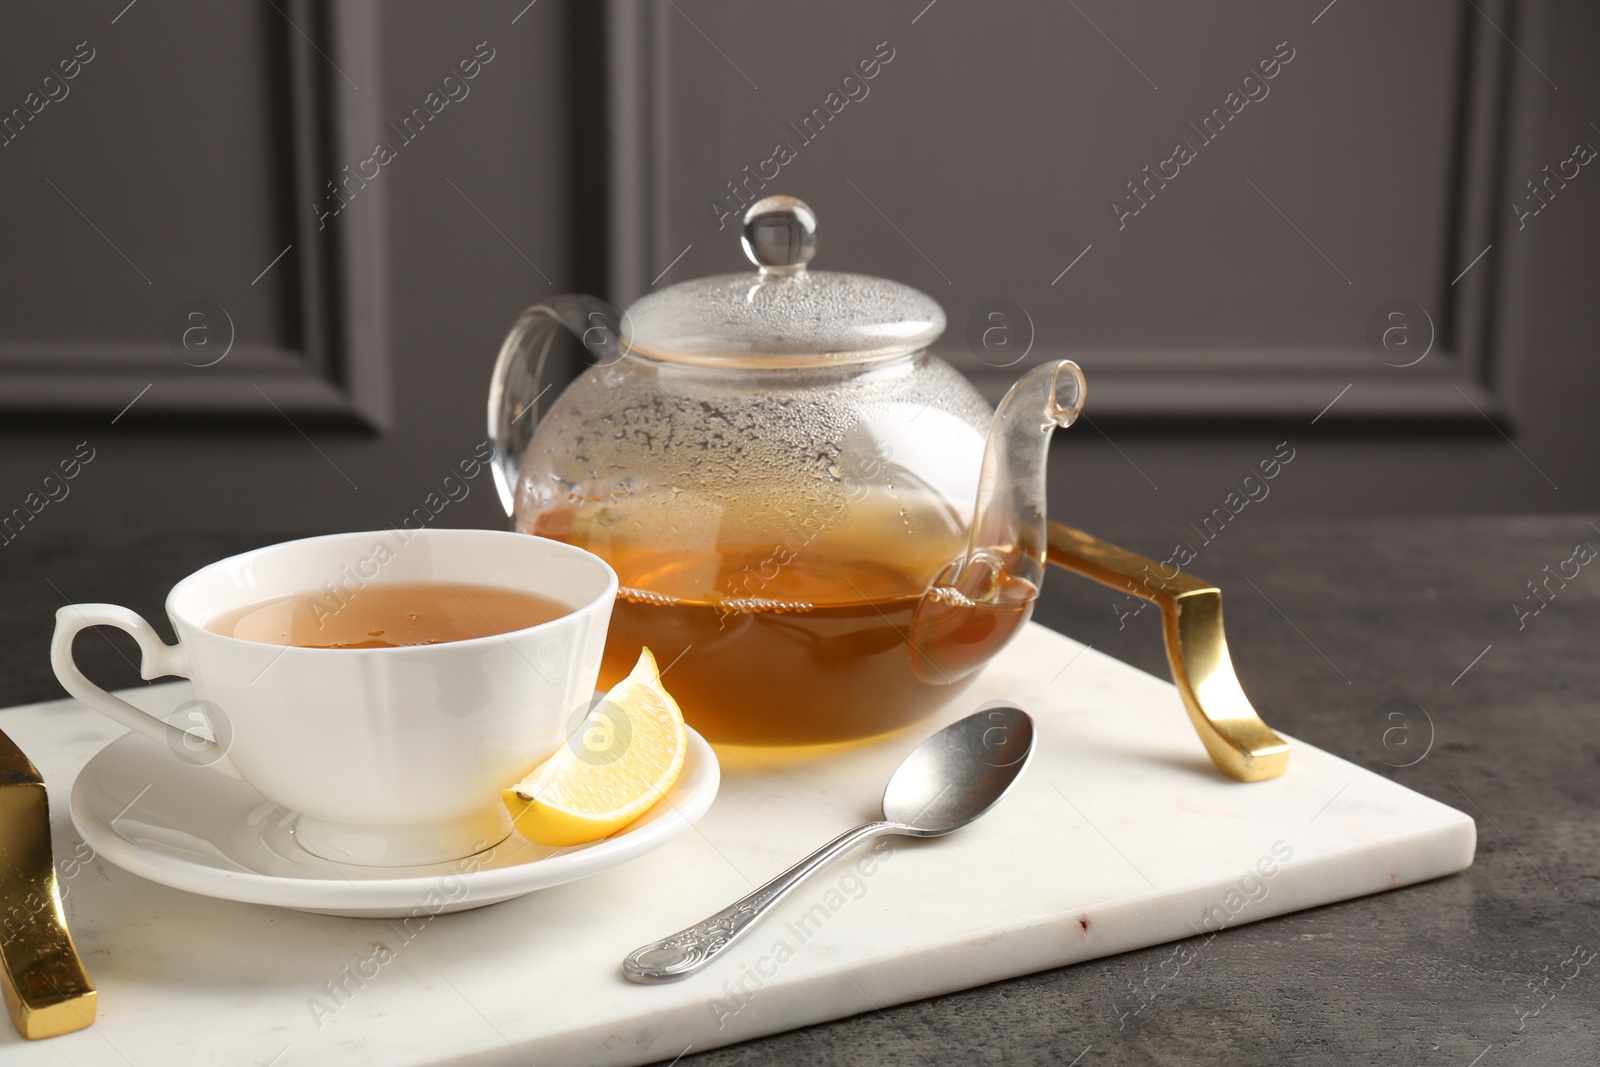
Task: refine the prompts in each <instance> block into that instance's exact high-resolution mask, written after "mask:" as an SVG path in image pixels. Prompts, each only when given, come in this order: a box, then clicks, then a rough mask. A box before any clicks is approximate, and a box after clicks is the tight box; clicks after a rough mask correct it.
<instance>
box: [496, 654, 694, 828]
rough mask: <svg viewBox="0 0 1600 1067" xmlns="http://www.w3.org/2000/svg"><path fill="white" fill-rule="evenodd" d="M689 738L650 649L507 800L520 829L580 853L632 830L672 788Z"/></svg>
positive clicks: (510, 793)
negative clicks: (588, 844) (579, 847)
mask: <svg viewBox="0 0 1600 1067" xmlns="http://www.w3.org/2000/svg"><path fill="white" fill-rule="evenodd" d="M688 748H689V733H688V730H687V729H686V728H685V727H684V725H683V712H681V711H679V710H678V703H677V701H675V700H673V699H672V697H671V696H670V695H669V694H668V693H667V691H666V690H665V689H663V688H662V687H661V672H660V671H659V670H657V668H656V658H655V656H653V655H651V653H650V650H649V649H648V648H645V649H641V650H640V652H639V662H638V663H636V664H635V665H634V668H633V672H632V673H631V674H629V675H628V677H626V678H624V679H623V680H622V681H621V682H620V683H618V684H617V685H616V686H615V687H614V688H613V689H612V690H611V691H610V692H609V693H607V694H606V695H605V698H604V699H603V700H602V701H600V703H599V704H597V705H595V707H594V709H593V710H592V711H590V712H589V715H588V717H587V718H585V719H584V721H583V725H582V726H581V727H580V728H579V730H578V732H577V733H575V734H574V735H573V736H572V737H571V738H569V739H568V740H567V743H566V744H564V745H562V746H561V747H560V748H558V749H556V752H555V755H553V756H551V757H550V758H549V759H547V760H545V761H544V762H543V763H541V764H539V766H537V767H535V768H534V769H533V770H532V771H531V772H530V773H529V774H528V776H527V777H526V778H524V779H523V780H522V781H520V782H518V783H517V784H516V785H514V786H512V787H511V788H510V789H507V790H506V791H505V793H504V800H505V803H506V807H507V808H508V809H509V810H510V812H511V818H512V819H513V820H514V821H515V823H516V826H517V829H518V830H519V831H521V833H522V836H524V837H526V838H527V839H528V840H529V841H534V842H537V843H538V844H541V845H581V844H583V843H584V842H586V841H597V840H599V839H600V838H602V837H605V836H607V835H609V834H613V833H615V832H616V831H618V830H620V829H622V828H623V827H624V826H627V825H628V824H629V823H631V822H633V821H634V820H635V819H637V818H638V817H639V816H641V815H643V814H644V813H645V812H646V811H648V810H649V809H650V807H651V806H652V805H654V804H655V803H656V801H658V800H660V799H661V798H662V796H663V795H665V794H666V791H667V790H668V789H671V788H672V783H673V782H675V781H677V780H678V774H679V772H681V771H682V770H683V759H684V755H685V754H686V753H687V752H688Z"/></svg>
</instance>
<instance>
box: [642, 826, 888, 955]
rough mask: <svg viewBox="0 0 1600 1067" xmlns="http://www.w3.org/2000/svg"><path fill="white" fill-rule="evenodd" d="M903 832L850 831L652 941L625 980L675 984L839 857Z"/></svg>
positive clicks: (872, 828) (870, 828)
mask: <svg viewBox="0 0 1600 1067" xmlns="http://www.w3.org/2000/svg"><path fill="white" fill-rule="evenodd" d="M906 832H907V827H904V826H901V825H900V824H899V823H893V822H869V823H865V824H863V825H861V826H858V827H856V828H855V829H854V830H846V831H845V832H844V833H842V834H840V835H839V836H838V837H836V838H834V839H833V840H832V841H829V842H828V843H827V844H826V845H823V846H822V847H821V848H819V849H817V850H816V851H815V852H813V853H812V854H811V855H809V856H807V857H806V858H805V859H803V860H801V861H800V862H799V863H796V864H795V865H794V866H793V867H790V868H789V869H788V870H786V871H784V872H783V873H782V874H780V875H778V876H777V877H776V878H774V879H772V881H770V882H768V883H766V884H765V885H763V886H761V887H759V888H758V889H756V890H754V891H753V892H751V893H750V895H748V896H746V897H743V898H741V899H740V900H738V901H736V902H734V903H733V904H731V905H729V906H728V907H726V908H723V909H722V910H721V911H719V912H717V913H716V914H715V915H712V916H710V917H709V918H706V919H703V920H701V921H700V922H697V923H695V924H694V925H693V926H690V927H688V928H686V929H683V930H679V931H678V932H677V933H675V934H672V935H671V936H669V937H664V938H662V939H661V940H660V941H652V942H650V944H648V945H645V946H643V947H641V948H636V949H634V950H633V951H632V952H630V953H628V958H627V959H625V960H623V961H622V973H623V975H624V976H626V977H627V979H628V980H629V981H631V982H640V983H644V984H647V985H648V984H654V983H657V982H675V981H677V980H678V979H679V978H684V977H686V976H688V975H691V974H693V973H694V972H695V971H698V970H699V969H700V968H702V967H704V966H705V965H706V964H708V963H710V962H711V961H712V960H713V959H715V958H716V957H717V956H718V955H720V954H721V953H722V951H723V949H726V948H727V947H728V946H729V945H732V944H733V943H734V942H735V941H737V940H739V939H740V938H741V937H743V936H744V935H745V933H746V932H747V931H749V930H750V928H751V927H753V926H754V925H755V924H756V922H757V921H758V920H759V919H760V918H761V917H762V916H763V915H765V914H766V913H767V912H769V911H771V910H772V907H773V905H774V904H776V903H777V902H778V901H780V900H782V899H783V898H784V897H785V896H787V895H788V893H789V891H790V890H792V889H793V888H795V886H797V885H799V884H800V883H801V882H803V881H805V880H806V879H807V878H809V877H811V875H813V874H815V873H816V872H817V871H818V870H820V869H821V868H822V867H823V866H825V865H826V864H827V863H828V861H829V860H831V859H833V858H834V857H835V856H837V855H839V853H841V852H844V851H846V850H848V849H851V848H854V847H855V846H856V845H858V844H860V843H861V842H863V841H865V840H867V839H868V838H871V837H879V836H881V835H883V834H898V833H906Z"/></svg>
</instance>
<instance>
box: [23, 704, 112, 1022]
mask: <svg viewBox="0 0 1600 1067" xmlns="http://www.w3.org/2000/svg"><path fill="white" fill-rule="evenodd" d="M0 994H4V999H5V1002H6V1011H7V1013H9V1014H10V1016H11V1022H12V1024H13V1025H14V1026H16V1028H17V1033H19V1034H21V1035H22V1036H23V1037H26V1038H34V1039H37V1038H41V1037H56V1036H58V1035H60V1034H69V1033H71V1032H72V1031H74V1030H82V1029H83V1028H84V1027H86V1026H90V1025H92V1024H93V1023H94V1012H95V990H94V983H93V982H91V981H89V975H88V972H86V971H85V970H84V969H83V961H82V960H80V959H79V958H78V949H77V947H76V946H75V945H74V944H73V943H72V934H71V933H69V932H68V931H67V916H66V912H65V911H64V910H63V909H62V906H61V891H60V887H59V886H58V885H57V883H56V869H55V864H54V863H53V862H52V861H51V858H50V804H49V801H48V799H47V798H46V796H45V791H44V779H43V778H41V777H40V776H39V772H38V770H36V769H35V768H34V766H33V764H32V763H31V762H30V761H29V760H28V757H27V756H24V755H23V754H22V750H21V749H19V748H18V747H17V746H16V744H15V743H14V742H13V741H12V740H11V738H9V737H7V736H6V735H5V734H4V733H3V732H0Z"/></svg>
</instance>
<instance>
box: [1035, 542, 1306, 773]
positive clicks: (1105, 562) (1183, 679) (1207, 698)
mask: <svg viewBox="0 0 1600 1067" xmlns="http://www.w3.org/2000/svg"><path fill="white" fill-rule="evenodd" d="M1048 530H1049V534H1048V543H1049V548H1048V551H1047V553H1046V558H1047V559H1048V560H1049V561H1050V562H1051V563H1054V564H1055V565H1056V566H1058V567H1061V568H1063V569H1064V570H1069V571H1072V572H1073V573H1074V574H1081V575H1083V576H1084V577H1085V578H1092V579H1094V580H1095V581H1097V582H1099V583H1100V584H1101V585H1105V586H1109V587H1111V588H1112V589H1115V590H1117V591H1118V592H1122V593H1130V594H1132V595H1133V596H1136V597H1139V598H1140V599H1143V600H1148V601H1150V602H1151V603H1152V604H1155V605H1156V606H1157V607H1159V608H1160V609H1161V621H1162V630H1163V632H1164V633H1165V634H1166V639H1167V662H1168V663H1169V664H1170V665H1171V667H1172V680H1173V682H1174V683H1175V684H1176V685H1177V687H1178V692H1179V694H1181V695H1182V697H1183V704H1184V707H1186V708H1187V709H1188V710H1189V721H1190V722H1192V723H1193V724H1194V728H1195V732H1196V733H1198V734H1199V735H1200V740H1201V742H1202V743H1203V744H1204V745H1205V746H1206V752H1207V753H1209V754H1210V756H1211V762H1213V763H1215V764H1216V765H1217V769H1218V770H1220V771H1222V772H1223V773H1224V774H1227V775H1229V776H1230V777H1233V778H1237V779H1238V780H1239V781H1241V782H1263V781H1266V780H1267V779H1269V778H1278V777H1281V776H1282V774H1283V772H1284V771H1285V770H1287V769H1288V767H1289V743H1288V742H1287V741H1285V740H1284V739H1283V738H1281V737H1279V736H1278V735H1277V734H1275V733H1273V732H1272V728H1271V727H1269V726H1268V725H1267V724H1266V723H1264V722H1262V721H1261V716H1259V715H1257V714H1256V709H1255V708H1254V707H1252V706H1251V704H1250V698H1249V697H1247V696H1245V694H1244V688H1243V687H1242V686H1241V685H1240V684H1239V677H1238V675H1236V674H1235V673H1234V670H1233V660H1232V659H1231V658H1229V656H1228V639H1227V636H1226V635H1225V634H1224V633H1223V629H1222V590H1220V589H1218V588H1217V587H1216V586H1214V585H1212V584H1211V583H1210V582H1206V581H1202V580H1201V579H1199V578H1196V577H1194V576H1193V575H1189V574H1185V573H1183V572H1182V571H1180V572H1178V573H1177V574H1176V575H1174V576H1172V577H1170V578H1169V577H1167V576H1166V575H1164V574H1162V573H1161V567H1162V565H1161V564H1159V563H1157V562H1156V561H1155V560H1152V559H1147V558H1145V557H1144V556H1141V555H1138V554H1137V553H1134V552H1129V551H1127V550H1126V549H1123V548H1118V547H1117V546H1116V545H1113V544H1111V543H1110V542H1107V541H1102V540H1100V539H1099V538H1097V537H1091V536H1090V535H1089V534H1086V533H1084V532H1083V531H1082V530H1075V529H1073V528H1072V527H1070V526H1064V525H1062V524H1061V523H1059V522H1052V523H1049V525H1048Z"/></svg>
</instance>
